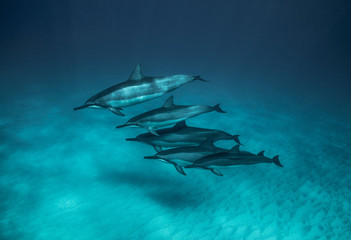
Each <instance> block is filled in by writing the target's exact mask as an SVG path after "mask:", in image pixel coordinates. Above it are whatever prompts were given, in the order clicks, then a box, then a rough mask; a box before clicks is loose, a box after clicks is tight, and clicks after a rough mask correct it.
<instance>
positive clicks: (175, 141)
mask: <svg viewBox="0 0 351 240" xmlns="http://www.w3.org/2000/svg"><path fill="white" fill-rule="evenodd" d="M157 133H158V134H159V136H157V135H154V134H151V133H149V132H147V133H143V134H140V135H138V136H137V137H136V138H127V139H126V141H136V142H141V143H145V144H148V145H151V146H153V147H154V148H155V150H156V151H157V152H159V151H162V148H163V147H165V148H170V147H184V146H196V145H199V144H201V143H202V142H204V141H206V139H208V138H210V137H212V139H213V141H214V142H216V141H218V140H234V141H235V142H236V143H237V144H240V145H242V144H241V143H240V141H239V135H231V134H229V133H226V132H224V131H220V130H215V129H206V128H197V127H189V126H187V125H186V122H185V121H181V122H179V123H177V124H176V125H174V126H173V127H171V128H164V129H160V130H157Z"/></svg>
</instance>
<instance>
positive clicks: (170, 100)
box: [162, 96, 174, 108]
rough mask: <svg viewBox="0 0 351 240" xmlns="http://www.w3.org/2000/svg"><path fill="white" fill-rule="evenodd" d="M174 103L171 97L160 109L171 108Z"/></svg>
mask: <svg viewBox="0 0 351 240" xmlns="http://www.w3.org/2000/svg"><path fill="white" fill-rule="evenodd" d="M173 106H174V103H173V96H170V97H169V98H167V100H166V101H165V103H164V104H163V106H162V107H166V108H167V107H173Z"/></svg>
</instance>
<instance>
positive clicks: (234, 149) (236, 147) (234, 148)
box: [229, 144, 240, 152]
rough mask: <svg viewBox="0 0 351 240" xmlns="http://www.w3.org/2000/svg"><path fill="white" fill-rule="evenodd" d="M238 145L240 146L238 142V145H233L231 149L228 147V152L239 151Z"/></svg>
mask: <svg viewBox="0 0 351 240" xmlns="http://www.w3.org/2000/svg"><path fill="white" fill-rule="evenodd" d="M239 147H240V145H239V144H238V145H235V146H234V147H233V148H232V149H230V150H229V151H230V152H239V151H240V150H239Z"/></svg>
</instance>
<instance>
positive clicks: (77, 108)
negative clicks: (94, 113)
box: [73, 105, 90, 110]
mask: <svg viewBox="0 0 351 240" xmlns="http://www.w3.org/2000/svg"><path fill="white" fill-rule="evenodd" d="M87 107H90V105H82V106H79V107H76V108H73V110H79V109H83V108H87Z"/></svg>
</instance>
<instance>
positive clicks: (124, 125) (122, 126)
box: [116, 124, 129, 128]
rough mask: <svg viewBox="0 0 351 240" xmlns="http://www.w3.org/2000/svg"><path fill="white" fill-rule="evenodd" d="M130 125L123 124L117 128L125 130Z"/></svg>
mask: <svg viewBox="0 0 351 240" xmlns="http://www.w3.org/2000/svg"><path fill="white" fill-rule="evenodd" d="M128 126H129V125H127V124H123V125H120V126H117V127H116V128H124V127H128Z"/></svg>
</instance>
